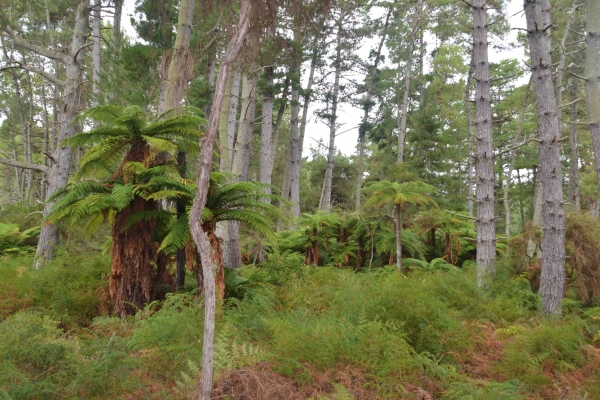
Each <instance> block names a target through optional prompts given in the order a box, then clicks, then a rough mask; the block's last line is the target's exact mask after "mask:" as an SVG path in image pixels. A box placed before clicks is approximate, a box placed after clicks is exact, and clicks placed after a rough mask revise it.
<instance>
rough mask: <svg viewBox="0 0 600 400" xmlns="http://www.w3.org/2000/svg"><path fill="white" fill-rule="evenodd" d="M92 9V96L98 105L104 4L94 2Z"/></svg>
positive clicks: (97, 1)
mask: <svg viewBox="0 0 600 400" xmlns="http://www.w3.org/2000/svg"><path fill="white" fill-rule="evenodd" d="M93 3H94V6H93V8H92V42H93V46H92V94H93V101H92V104H93V105H98V103H99V101H100V39H101V37H100V35H101V31H100V22H101V21H102V9H101V7H102V2H101V1H100V0H93ZM98 124H99V122H98V121H94V126H95V127H97V126H98Z"/></svg>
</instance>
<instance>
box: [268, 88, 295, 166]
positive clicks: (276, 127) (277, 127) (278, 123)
mask: <svg viewBox="0 0 600 400" xmlns="http://www.w3.org/2000/svg"><path fill="white" fill-rule="evenodd" d="M289 88H290V78H285V82H284V84H283V93H282V95H281V104H280V105H279V109H278V110H277V118H275V125H274V126H273V143H272V144H273V147H272V148H271V154H273V157H275V152H276V151H277V143H278V142H279V132H280V131H281V124H282V122H283V114H284V113H285V107H286V106H287V98H288V95H289Z"/></svg>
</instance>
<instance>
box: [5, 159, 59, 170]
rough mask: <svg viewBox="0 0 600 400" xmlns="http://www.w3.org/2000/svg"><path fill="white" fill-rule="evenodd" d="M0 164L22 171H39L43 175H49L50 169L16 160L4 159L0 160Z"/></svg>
mask: <svg viewBox="0 0 600 400" xmlns="http://www.w3.org/2000/svg"><path fill="white" fill-rule="evenodd" d="M0 164H5V165H10V166H12V167H17V168H23V169H31V170H34V171H40V172H43V173H45V174H48V173H50V168H49V167H47V166H45V165H42V164H34V163H29V162H23V161H17V160H9V159H5V158H0Z"/></svg>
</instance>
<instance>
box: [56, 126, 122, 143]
mask: <svg viewBox="0 0 600 400" xmlns="http://www.w3.org/2000/svg"><path fill="white" fill-rule="evenodd" d="M118 136H127V129H125V128H123V127H120V126H107V125H100V126H99V127H97V128H95V129H92V130H91V131H87V132H80V133H78V134H76V135H74V136H71V137H70V138H67V139H64V140H63V141H62V142H61V145H63V146H69V147H75V146H84V145H90V144H95V143H99V142H101V141H102V140H104V139H106V138H109V137H118Z"/></svg>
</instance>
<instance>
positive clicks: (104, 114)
mask: <svg viewBox="0 0 600 400" xmlns="http://www.w3.org/2000/svg"><path fill="white" fill-rule="evenodd" d="M122 111H123V107H121V106H116V105H111V104H104V105H99V106H95V107H91V108H88V109H87V110H86V111H84V112H82V113H81V114H79V116H78V117H77V118H76V121H77V122H79V121H81V120H82V119H85V118H91V119H93V120H94V121H98V122H102V123H103V124H106V125H114V124H115V123H116V121H117V119H118V118H119V117H120V116H121V114H122Z"/></svg>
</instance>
